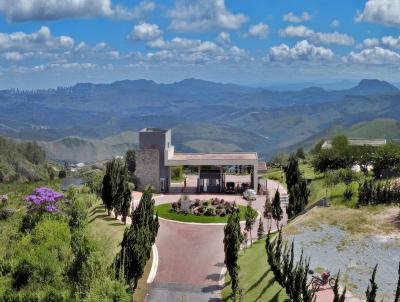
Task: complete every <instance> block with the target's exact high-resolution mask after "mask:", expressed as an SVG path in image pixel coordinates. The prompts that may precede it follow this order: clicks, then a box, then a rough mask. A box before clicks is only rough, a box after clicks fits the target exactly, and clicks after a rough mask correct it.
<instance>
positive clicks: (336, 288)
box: [332, 272, 346, 302]
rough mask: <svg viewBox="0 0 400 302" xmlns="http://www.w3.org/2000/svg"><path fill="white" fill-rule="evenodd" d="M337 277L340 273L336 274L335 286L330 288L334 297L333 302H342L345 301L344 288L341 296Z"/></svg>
mask: <svg viewBox="0 0 400 302" xmlns="http://www.w3.org/2000/svg"><path fill="white" fill-rule="evenodd" d="M339 276H340V272H339V273H338V274H337V276H336V280H335V286H334V287H333V288H332V290H333V295H334V298H333V302H344V301H345V300H346V288H344V290H343V292H342V293H341V294H340V293H339V280H340V279H339V278H340V277H339Z"/></svg>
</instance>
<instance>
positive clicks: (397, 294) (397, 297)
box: [394, 263, 400, 302]
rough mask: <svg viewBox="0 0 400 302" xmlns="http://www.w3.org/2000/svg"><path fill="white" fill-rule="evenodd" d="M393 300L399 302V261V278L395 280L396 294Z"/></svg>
mask: <svg viewBox="0 0 400 302" xmlns="http://www.w3.org/2000/svg"><path fill="white" fill-rule="evenodd" d="M394 302H400V263H399V280H398V281H397V288H396V295H395V298H394Z"/></svg>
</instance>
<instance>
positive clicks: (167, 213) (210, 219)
mask: <svg viewBox="0 0 400 302" xmlns="http://www.w3.org/2000/svg"><path fill="white" fill-rule="evenodd" d="M171 209H172V208H171V204H170V203H166V204H162V205H158V206H156V211H157V213H158V216H159V217H161V218H165V219H169V220H176V221H182V222H196V223H226V222H227V221H228V217H229V215H226V216H224V217H220V216H202V215H194V214H183V213H175V212H172V211H171ZM239 211H240V212H239V214H240V220H244V214H245V212H246V207H245V206H241V205H239Z"/></svg>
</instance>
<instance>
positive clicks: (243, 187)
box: [240, 182, 250, 194]
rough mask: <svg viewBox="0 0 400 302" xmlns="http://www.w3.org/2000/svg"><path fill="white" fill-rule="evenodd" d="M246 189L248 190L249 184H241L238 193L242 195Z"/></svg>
mask: <svg viewBox="0 0 400 302" xmlns="http://www.w3.org/2000/svg"><path fill="white" fill-rule="evenodd" d="M247 189H250V184H249V183H247V182H243V183H242V186H241V188H240V193H242V194H243V193H244V192H245V191H246V190H247Z"/></svg>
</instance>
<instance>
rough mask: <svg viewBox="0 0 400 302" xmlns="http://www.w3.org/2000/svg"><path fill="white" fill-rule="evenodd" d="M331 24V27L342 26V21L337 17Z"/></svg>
mask: <svg viewBox="0 0 400 302" xmlns="http://www.w3.org/2000/svg"><path fill="white" fill-rule="evenodd" d="M330 26H331V27H339V26H340V21H339V20H337V19H335V20H332V22H331V24H330Z"/></svg>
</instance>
